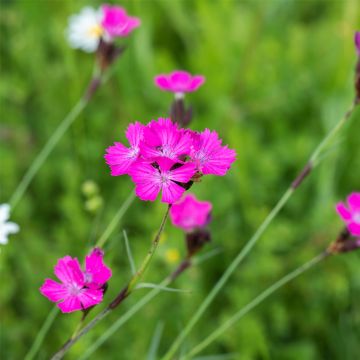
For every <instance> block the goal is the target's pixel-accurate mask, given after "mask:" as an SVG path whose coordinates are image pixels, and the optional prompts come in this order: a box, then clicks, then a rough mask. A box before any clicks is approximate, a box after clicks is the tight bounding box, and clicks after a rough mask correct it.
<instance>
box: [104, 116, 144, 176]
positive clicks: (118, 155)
mask: <svg viewBox="0 0 360 360" xmlns="http://www.w3.org/2000/svg"><path fill="white" fill-rule="evenodd" d="M143 131H144V126H143V125H142V124H140V123H139V122H135V123H134V124H130V125H129V126H128V128H127V130H126V138H127V139H128V141H129V144H130V148H127V147H126V146H124V145H123V144H121V143H118V142H116V143H114V145H113V146H110V147H108V148H107V149H106V152H107V154H106V155H105V156H104V157H105V159H106V163H107V164H108V165H109V166H110V170H111V175H112V176H119V175H124V174H127V172H128V170H129V168H130V167H131V165H132V164H133V163H134V162H135V161H136V160H137V159H138V157H139V152H140V142H141V140H142V138H143Z"/></svg>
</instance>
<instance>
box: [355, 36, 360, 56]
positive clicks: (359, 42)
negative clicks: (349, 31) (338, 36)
mask: <svg viewBox="0 0 360 360" xmlns="http://www.w3.org/2000/svg"><path fill="white" fill-rule="evenodd" d="M354 40H355V48H356V52H357V54H358V55H359V56H360V31H356V32H355V38H354Z"/></svg>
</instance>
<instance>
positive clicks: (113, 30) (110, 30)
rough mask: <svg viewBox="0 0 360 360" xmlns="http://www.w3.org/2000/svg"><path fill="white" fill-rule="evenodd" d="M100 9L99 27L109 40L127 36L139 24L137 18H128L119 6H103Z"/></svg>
mask: <svg viewBox="0 0 360 360" xmlns="http://www.w3.org/2000/svg"><path fill="white" fill-rule="evenodd" d="M101 9H102V11H103V19H102V21H101V25H102V27H103V28H104V30H105V31H106V34H107V35H108V36H109V37H110V39H112V38H114V37H123V36H127V35H129V34H130V33H131V32H132V31H133V30H134V29H135V28H137V27H139V26H140V24H141V21H140V19H139V18H137V17H132V16H129V15H128V14H127V13H126V11H125V9H123V8H122V7H120V6H111V5H103V6H102V8H101Z"/></svg>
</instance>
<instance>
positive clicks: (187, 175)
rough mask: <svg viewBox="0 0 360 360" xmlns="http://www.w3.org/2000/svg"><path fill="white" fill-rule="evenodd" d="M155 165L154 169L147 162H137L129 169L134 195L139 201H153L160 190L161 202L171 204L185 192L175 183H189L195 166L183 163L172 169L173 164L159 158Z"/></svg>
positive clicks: (168, 160)
mask: <svg viewBox="0 0 360 360" xmlns="http://www.w3.org/2000/svg"><path fill="white" fill-rule="evenodd" d="M156 163H157V164H158V165H157V167H154V166H153V165H152V164H150V163H149V162H147V161H143V160H139V161H138V162H137V163H135V164H134V165H133V166H132V167H131V169H130V172H129V175H130V176H131V178H132V180H133V182H134V183H135V186H136V188H135V192H136V195H137V196H138V197H139V198H140V199H141V200H150V201H154V200H155V199H156V197H157V196H158V194H159V192H160V190H161V191H162V197H161V201H162V202H164V203H168V204H172V203H174V202H175V201H177V200H179V199H180V197H181V195H182V194H183V193H184V191H185V189H184V188H183V187H182V186H180V185H178V184H177V182H179V183H187V182H189V181H190V179H191V178H192V176H193V175H194V174H195V165H194V164H192V163H185V164H184V165H181V166H180V167H177V168H175V169H172V166H173V165H175V162H174V161H172V160H170V159H167V158H159V159H157V161H156Z"/></svg>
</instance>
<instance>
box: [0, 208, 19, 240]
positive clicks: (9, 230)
mask: <svg viewBox="0 0 360 360" xmlns="http://www.w3.org/2000/svg"><path fill="white" fill-rule="evenodd" d="M9 216H10V205H8V204H2V205H0V244H2V245H5V244H7V243H8V236H9V234H15V233H17V232H18V231H19V230H20V227H19V225H18V224H15V223H13V222H11V221H7V220H8V219H9Z"/></svg>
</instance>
